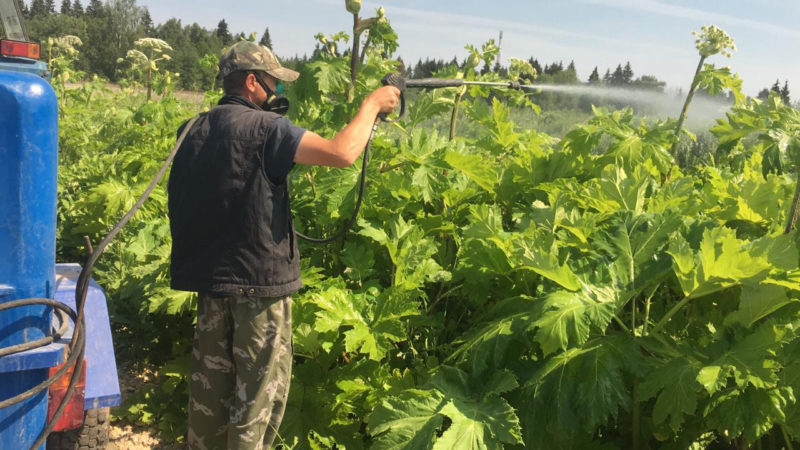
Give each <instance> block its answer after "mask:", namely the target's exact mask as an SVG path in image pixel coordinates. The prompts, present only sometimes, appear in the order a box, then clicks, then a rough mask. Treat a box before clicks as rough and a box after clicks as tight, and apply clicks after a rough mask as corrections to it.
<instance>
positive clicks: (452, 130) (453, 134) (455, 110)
mask: <svg viewBox="0 0 800 450" xmlns="http://www.w3.org/2000/svg"><path fill="white" fill-rule="evenodd" d="M465 92H466V89H464V88H461V89H459V91H458V94H456V99H455V104H454V105H453V115H451V116H450V140H451V141H452V140H453V139H455V138H456V126H458V110H459V109H460V108H461V97H463V96H464V93H465Z"/></svg>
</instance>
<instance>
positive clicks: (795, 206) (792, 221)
mask: <svg viewBox="0 0 800 450" xmlns="http://www.w3.org/2000/svg"><path fill="white" fill-rule="evenodd" d="M794 173H795V175H796V176H797V184H796V185H795V188H794V199H793V200H792V205H791V207H790V208H789V217H788V219H787V220H786V229H785V230H784V233H786V234H789V233H791V232H792V230H794V227H795V226H796V225H797V219H798V217H800V166H798V167H795V172H794Z"/></svg>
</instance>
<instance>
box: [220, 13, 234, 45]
mask: <svg viewBox="0 0 800 450" xmlns="http://www.w3.org/2000/svg"><path fill="white" fill-rule="evenodd" d="M216 34H217V37H218V38H219V40H220V41H221V42H222V45H224V46H228V45H229V44H230V43H231V41H232V40H233V36H231V32H230V31H228V22H225V19H222V20H220V21H219V23H218V24H217V31H216Z"/></svg>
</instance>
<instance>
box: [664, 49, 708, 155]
mask: <svg viewBox="0 0 800 450" xmlns="http://www.w3.org/2000/svg"><path fill="white" fill-rule="evenodd" d="M705 61H706V57H705V56H702V55H701V56H700V62H699V63H697V69H696V70H695V71H694V78H693V79H692V86H691V87H690V88H689V94H688V95H687V96H686V102H684V104H683V109H682V110H681V115H680V116H679V117H678V125H677V126H676V127H675V142H674V143H673V144H672V149H671V150H670V153H671V154H672V156H675V152H676V151H677V149H678V141H679V140H680V136H681V128H683V122H684V121H686V116H687V115H688V114H689V104H690V103H692V97H694V91H695V90H697V84H698V82H699V80H698V78H697V77H698V75H700V71H701V70H702V69H703V63H704V62H705Z"/></svg>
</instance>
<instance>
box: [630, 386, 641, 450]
mask: <svg viewBox="0 0 800 450" xmlns="http://www.w3.org/2000/svg"><path fill="white" fill-rule="evenodd" d="M631 414H633V443H632V447H631V448H632V450H639V445H640V444H639V440H640V437H639V430H640V428H641V424H640V420H639V381H638V380H633V411H632V412H631Z"/></svg>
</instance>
